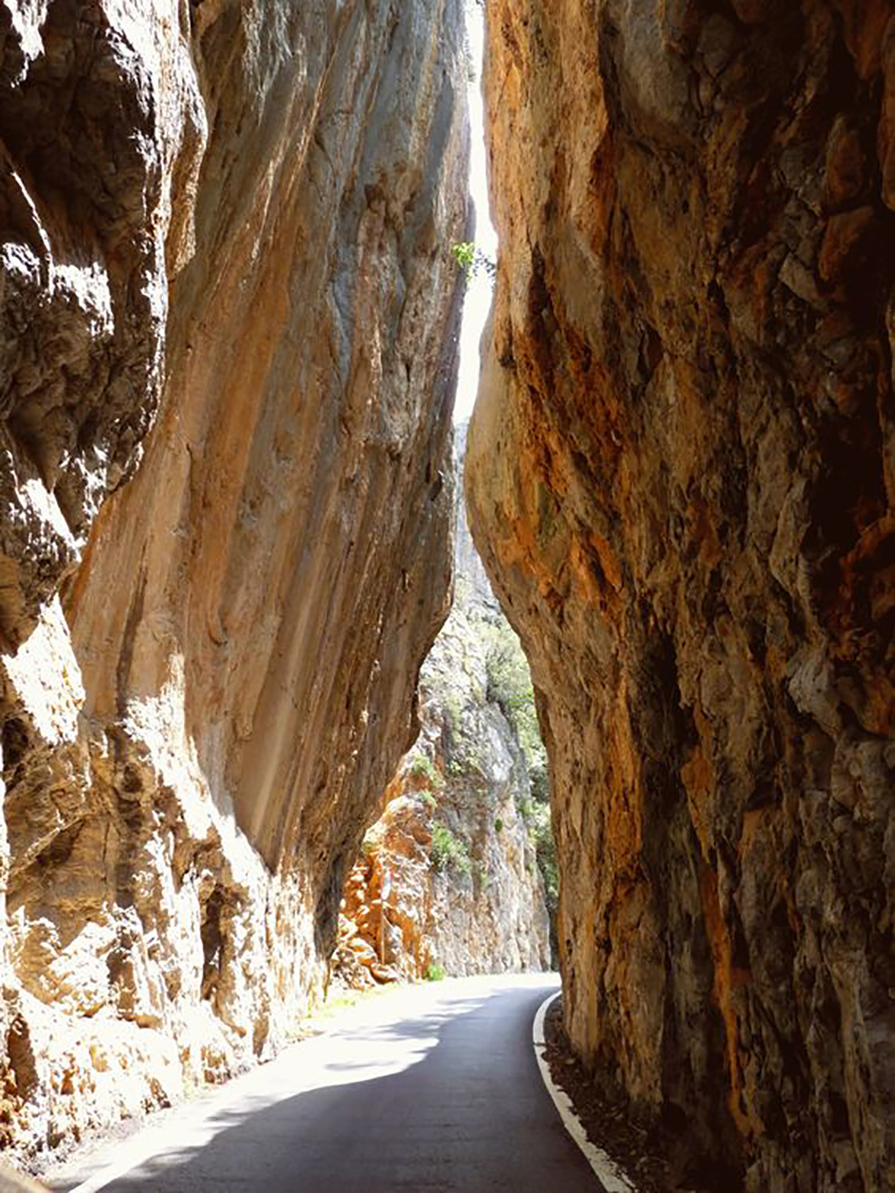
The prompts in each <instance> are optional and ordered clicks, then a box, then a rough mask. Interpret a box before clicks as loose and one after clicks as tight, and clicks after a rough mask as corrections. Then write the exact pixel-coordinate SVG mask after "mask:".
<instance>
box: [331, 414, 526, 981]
mask: <svg viewBox="0 0 895 1193" xmlns="http://www.w3.org/2000/svg"><path fill="white" fill-rule="evenodd" d="M465 431H466V428H465V426H463V427H460V428H458V435H457V458H456V464H457V468H458V471H459V470H460V469H461V461H462V458H463V452H464V449H465V442H466V433H465ZM456 513H457V524H456V533H455V551H454V564H455V582H456V596H455V600H454V604H453V608H452V609H451V613H450V616H449V617H448V620H447V621H446V623H445V625H444V627H443V629H442V630H441V633H440V634H439V635H438V638H437V639H436V640H435V644H434V646H433V647H432V650H431V652H430V653H429V656H428V657H427V659H426V661H425V663H424V664H423V667H422V671H421V672H420V710H419V716H420V736H419V738H418V739H417V741H416V743H415V745H414V748H413V750H412V751H411V752H410V753H408V754H407V755H406V756H405V758H404V759H403V760H402V763H401V766H400V768H399V770H398V774H397V775H396V777H395V779H394V780H393V782H392V783H391V784H390V785H389V787H388V788H387V790H386V792H385V795H384V796H383V801H382V812H381V815H380V817H379V819H378V820H377V821H376V823H375V824H374V825H373V826H372V827H371V828H370V829H369V830H368V832H367V834H366V836H365V837H364V841H363V848H362V850H361V854H360V856H359V858H358V860H357V862H356V863H355V865H354V867H353V868H352V870H351V873H350V874H349V876H348V880H347V882H346V884H345V893H344V899H343V902H342V915H341V917H340V931H339V943H338V947H337V949H336V953H335V956H334V962H335V972H336V975H337V977H338V978H339V979H340V980H342V981H344V982H346V983H347V984H348V985H353V986H361V987H362V986H365V985H373V984H374V982H376V981H378V982H383V981H394V980H395V979H397V978H400V977H403V978H410V979H415V978H425V977H428V976H431V975H432V974H433V973H434V974H438V973H441V972H444V973H447V974H449V975H451V976H461V975H465V974H475V973H506V972H519V971H525V970H531V969H535V970H538V969H547V968H549V965H550V944H549V925H548V920H547V908H546V905H545V901H544V884H543V880H542V878H541V875H540V872H539V868H538V863H537V853H536V842H535V840H534V839H533V817H534V814H535V804H534V801H533V798H532V792H531V786H530V783H529V762H528V760H527V758H526V755H525V751H524V749H523V746H522V744H521V743H520V741H519V738H518V735H517V733H516V730H515V728H514V726H513V725H512V723H511V722H510V721H509V720H508V718H507V716H506V715H505V713H504V711H503V710H502V708H501V707H500V704H499V703H498V701H497V700H496V699H495V694H494V692H493V691H492V684H491V682H490V680H489V671H490V670H491V668H490V661H491V659H493V657H494V651H495V649H497V647H498V646H499V645H501V644H503V642H504V640H505V639H506V638H507V637H508V636H509V637H512V636H513V634H512V630H510V628H509V626H508V625H507V624H506V621H505V620H504V618H503V615H502V614H501V613H500V610H499V609H498V607H497V602H496V599H495V597H494V595H493V593H492V592H491V589H490V587H489V585H488V581H487V579H486V577H485V575H484V572H483V569H482V564H481V560H480V559H479V557H478V555H477V554H476V552H475V549H474V547H473V546H472V541H471V539H470V535H469V529H468V527H467V524H466V517H465V511H464V509H463V505H462V501H461V502H458V508H457V511H456ZM517 649H518V646H517Z"/></svg>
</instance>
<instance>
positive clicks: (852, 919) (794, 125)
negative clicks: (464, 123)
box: [467, 0, 895, 1193]
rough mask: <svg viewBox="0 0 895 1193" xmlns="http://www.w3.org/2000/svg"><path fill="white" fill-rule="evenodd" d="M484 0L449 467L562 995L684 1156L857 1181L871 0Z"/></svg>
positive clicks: (875, 679) (868, 714) (589, 1042)
mask: <svg viewBox="0 0 895 1193" xmlns="http://www.w3.org/2000/svg"><path fill="white" fill-rule="evenodd" d="M487 21H488V61H487V66H486V94H487V103H488V107H489V118H488V120H489V132H488V135H489V156H490V166H491V178H490V185H491V192H492V200H493V207H494V216H495V222H496V225H497V227H498V232H499V235H500V246H501V247H500V256H499V262H498V286H497V293H496V299H495V304H494V310H493V313H492V319H491V324H490V327H489V330H488V333H487V336H486V344H487V348H486V358H485V363H484V366H483V375H482V382H481V388H480V393H479V398H478V403H477V407H476V411H475V414H474V417H473V422H472V427H471V430H470V446H469V456H468V464H467V497H468V503H469V512H470V521H471V526H472V530H473V534H474V537H475V539H476V542H477V545H478V546H479V548H480V550H481V552H482V554H483V556H484V558H485V562H486V566H487V568H488V571H489V573H490V574H491V577H492V580H493V582H494V584H495V587H496V589H497V591H498V593H499V595H500V597H501V601H502V603H503V605H504V608H505V610H506V612H507V615H508V617H509V618H510V620H511V622H512V623H513V625H514V627H515V628H516V629H517V631H518V632H519V634H520V636H521V637H522V639H523V642H524V645H525V647H526V651H527V653H528V655H529V659H530V662H531V667H532V673H533V677H534V681H535V685H536V688H537V689H538V693H539V711H540V716H541V722H542V729H543V733H544V738H545V741H546V742H547V745H548V749H549V752H550V758H551V765H552V775H553V792H554V808H555V823H556V829H557V838H558V846H559V852H560V868H561V896H560V898H561V906H560V927H559V937H560V948H561V953H562V968H563V977H564V983H565V989H566V1002H565V1014H566V1022H567V1027H568V1029H569V1032H570V1035H571V1038H572V1040H573V1041H574V1045H575V1047H576V1048H577V1050H578V1051H579V1052H580V1053H581V1055H582V1056H583V1057H584V1059H585V1060H586V1062H587V1063H588V1064H589V1065H590V1066H592V1067H593V1069H594V1072H595V1074H596V1075H597V1078H598V1079H599V1080H602V1081H605V1082H606V1083H607V1084H608V1085H610V1086H613V1087H614V1088H615V1089H616V1090H619V1091H621V1092H622V1093H623V1094H624V1095H625V1096H626V1097H627V1098H629V1099H630V1101H631V1102H632V1104H633V1105H634V1106H635V1107H636V1108H637V1109H638V1110H639V1111H640V1112H641V1113H643V1115H644V1116H645V1117H646V1118H647V1119H650V1120H652V1121H653V1122H661V1123H663V1124H664V1125H665V1127H666V1128H667V1129H668V1131H669V1132H670V1133H671V1134H672V1135H673V1136H675V1137H677V1138H678V1139H679V1140H680V1142H681V1150H682V1151H683V1152H686V1154H687V1157H688V1160H689V1161H690V1162H691V1167H692V1170H693V1172H694V1173H696V1174H697V1175H698V1171H699V1169H700V1165H703V1166H708V1167H707V1168H705V1170H706V1171H711V1172H713V1173H714V1176H713V1177H712V1178H711V1180H713V1181H714V1182H715V1183H714V1184H713V1185H712V1187H718V1188H721V1187H723V1188H725V1189H727V1188H731V1189H733V1188H736V1187H738V1183H739V1182H740V1181H741V1180H744V1181H745V1187H746V1188H747V1189H749V1190H754V1191H755V1193H758V1191H759V1190H761V1191H762V1193H766V1191H773V1193H776V1191H778V1190H779V1191H781V1193H782V1191H783V1190H787V1191H788V1193H796V1191H798V1193H820V1191H830V1193H832V1191H833V1190H837V1191H842V1190H854V1191H855V1193H858V1191H864V1193H870V1191H874V1193H875V1191H878V1190H892V1189H895V1175H893V1174H895V1115H893V1113H892V1107H893V1099H895V969H893V961H892V958H893V955H895V953H893V931H895V919H893V916H895V898H893V892H895V808H893V803H892V791H893V767H895V745H893V743H892V730H893V725H892V709H893V695H895V691H893V645H892V643H893V635H892V631H893V628H895V621H893V618H895V606H893V600H892V593H893V591H895V583H893V581H895V571H893V561H895V554H893V551H895V515H893V509H892V505H893V495H895V401H893V392H892V388H893V386H892V336H893V331H895V307H893V300H892V278H893V262H895V257H893V253H892V245H893V233H895V215H893V208H895V190H893V163H895V107H893V101H892V94H893V90H892V89H893V85H895V15H893V13H892V9H891V5H890V4H888V3H886V2H884V0H882V2H874V3H866V4H855V3H849V2H846V0H841V2H839V3H827V2H823V0H803V2H802V3H799V4H787V5H774V4H769V3H764V2H763V0H731V2H730V3H729V4H724V5H717V4H708V3H700V2H698V0H672V2H663V3H653V2H651V0H650V2H647V3H643V4H639V3H638V4H634V3H625V2H623V0H561V2H554V0H549V2H548V0H492V2H491V3H489V5H488V8H487ZM693 1179H696V1177H695V1176H694V1178H693ZM710 1183H711V1181H710Z"/></svg>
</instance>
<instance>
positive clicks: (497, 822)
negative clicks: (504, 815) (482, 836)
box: [494, 816, 503, 833]
mask: <svg viewBox="0 0 895 1193" xmlns="http://www.w3.org/2000/svg"><path fill="white" fill-rule="evenodd" d="M494 831H495V832H496V833H502V832H503V821H502V820H501V819H500V817H499V816H498V817H497V819H496V820H495V821H494Z"/></svg>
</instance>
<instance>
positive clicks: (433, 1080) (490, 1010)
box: [105, 987, 599, 1193]
mask: <svg viewBox="0 0 895 1193" xmlns="http://www.w3.org/2000/svg"><path fill="white" fill-rule="evenodd" d="M546 993H547V988H546V987H544V988H537V987H528V988H527V989H519V988H518V987H508V988H506V989H500V988H496V989H494V991H493V993H492V994H491V995H490V996H487V997H474V998H465V999H462V998H461V999H451V1000H448V1001H447V1003H446V1004H445V1005H444V1006H438V1007H436V1008H435V1009H434V1010H433V1011H432V1012H431V1013H429V1014H425V1015H420V1016H418V1017H415V1018H413V1019H407V1020H403V1021H399V1022H392V1023H387V1024H381V1025H378V1026H376V1025H374V1026H373V1027H371V1028H367V1029H361V1028H357V1029H353V1030H349V1031H344V1032H337V1033H334V1035H333V1036H329V1037H326V1040H325V1041H324V1040H321V1041H320V1042H321V1044H323V1043H325V1044H326V1045H327V1049H328V1051H332V1052H334V1053H335V1056H334V1058H333V1059H327V1060H325V1061H324V1064H323V1066H322V1068H323V1072H322V1073H321V1074H320V1080H316V1079H315V1080H314V1081H313V1087H309V1088H305V1089H303V1090H302V1092H300V1093H297V1094H292V1095H291V1096H285V1097H281V1096H280V1094H279V1093H278V1089H271V1090H270V1091H262V1092H261V1093H255V1094H253V1096H251V1097H248V1098H246V1099H243V1100H241V1101H239V1102H238V1103H237V1104H235V1105H230V1106H227V1107H222V1108H221V1109H220V1110H218V1111H215V1112H214V1113H212V1114H211V1115H210V1116H207V1117H206V1120H205V1121H204V1123H203V1128H204V1130H203V1132H202V1137H201V1140H200V1139H199V1138H198V1137H197V1139H196V1141H195V1142H192V1141H190V1142H188V1143H186V1144H185V1145H183V1146H181V1145H180V1144H178V1142H177V1141H176V1140H174V1139H172V1140H171V1142H170V1144H168V1145H167V1150H166V1151H165V1152H164V1153H163V1154H160V1155H157V1156H155V1157H154V1158H153V1159H151V1160H149V1161H147V1162H146V1163H144V1164H143V1165H141V1166H140V1167H139V1168H137V1169H133V1170H131V1171H130V1172H128V1173H127V1174H126V1175H125V1176H122V1177H120V1178H119V1179H118V1180H116V1181H114V1182H113V1183H111V1184H109V1185H106V1186H105V1188H106V1189H107V1190H108V1191H109V1193H138V1191H141V1193H147V1191H148V1190H150V1189H151V1190H153V1193H187V1191H189V1193H204V1191H209V1193H210V1191H212V1190H213V1191H214V1193H243V1191H245V1193H247V1191H248V1190H259V1191H260V1190H263V1191H264V1193H354V1191H355V1190H356V1191H357V1193H380V1191H381V1193H386V1191H388V1193H394V1191H395V1190H408V1191H418V1193H424V1191H439V1193H440V1191H445V1193H447V1191H451V1190H465V1191H468V1193H479V1191H485V1190H495V1191H500V1190H505V1191H506V1193H510V1191H512V1193H527V1191H529V1190H530V1191H531V1193H535V1191H536V1193H543V1191H544V1190H549V1191H550V1193H588V1191H590V1193H593V1191H594V1190H596V1189H598V1188H599V1185H598V1183H597V1181H596V1179H595V1178H594V1176H593V1173H592V1172H591V1170H590V1167H589V1166H588V1164H587V1162H586V1161H585V1160H584V1158H583V1157H582V1156H581V1153H580V1152H579V1151H578V1149H577V1148H576V1147H575V1145H574V1144H573V1143H572V1142H571V1140H570V1139H569V1138H568V1136H567V1135H566V1133H565V1131H564V1129H563V1128H562V1126H561V1124H560V1121H559V1119H558V1117H557V1115H556V1112H555V1110H554V1108H553V1105H552V1103H551V1102H550V1100H549V1098H548V1097H547V1094H546V1093H545V1091H544V1089H543V1086H542V1084H541V1078H540V1075H539V1073H538V1071H537V1066H536V1063H535V1060H534V1055H533V1052H532V1047H531V1019H532V1016H533V1014H534V1011H535V1009H536V1007H537V1006H538V1004H539V1003H540V1002H541V1001H542V999H543V998H544V996H545V994H546ZM294 1056H295V1059H296V1061H297V1062H299V1063H300V1061H301V1058H302V1050H301V1049H298V1050H296V1051H295V1053H294ZM276 1063H280V1062H276ZM273 1067H274V1066H271V1068H273ZM308 1084H309V1086H310V1085H311V1083H310V1082H309V1083H308ZM276 1085H277V1087H278V1088H279V1087H281V1086H282V1082H281V1081H279V1080H278V1081H277V1082H276ZM172 1130H173V1127H172Z"/></svg>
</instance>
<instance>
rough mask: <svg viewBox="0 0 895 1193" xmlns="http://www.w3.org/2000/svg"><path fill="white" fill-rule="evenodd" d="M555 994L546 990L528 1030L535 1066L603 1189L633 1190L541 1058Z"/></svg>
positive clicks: (625, 1192)
mask: <svg viewBox="0 0 895 1193" xmlns="http://www.w3.org/2000/svg"><path fill="white" fill-rule="evenodd" d="M555 998H559V994H548V995H547V997H546V998H545V999H544V1001H543V1002H542V1003H541V1005H540V1006H539V1007H538V1012H537V1014H536V1015H535V1021H534V1025H533V1026H532V1032H531V1038H532V1043H533V1044H534V1049H535V1056H536V1058H537V1061H538V1068H539V1069H540V1070H541V1076H542V1077H543V1079H544V1084H545V1085H546V1087H547V1092H548V1093H549V1094H550V1097H551V1098H552V1099H553V1102H554V1105H555V1106H556V1109H557V1110H558V1111H559V1116H560V1118H561V1119H562V1121H563V1126H564V1127H565V1128H566V1130H567V1131H568V1132H569V1134H570V1135H571V1136H572V1138H573V1139H574V1140H575V1142H576V1143H577V1144H578V1146H579V1147H580V1148H581V1150H582V1152H584V1155H585V1158H586V1159H587V1162H588V1164H590V1166H591V1168H592V1169H593V1170H594V1172H595V1173H596V1175H597V1179H598V1180H600V1181H601V1182H602V1185H603V1188H604V1189H605V1190H606V1193H637V1186H636V1185H634V1184H632V1182H631V1181H630V1180H629V1178H628V1177H627V1176H626V1175H625V1173H624V1172H623V1171H622V1170H621V1168H619V1166H618V1165H617V1164H616V1163H615V1161H614V1160H613V1159H612V1158H611V1157H610V1156H608V1155H607V1154H606V1152H604V1151H603V1149H602V1148H599V1147H595V1146H594V1144H592V1143H591V1141H590V1140H589V1139H588V1137H587V1134H586V1132H585V1130H584V1127H583V1126H582V1125H581V1120H580V1119H579V1118H578V1115H577V1114H576V1113H575V1108H574V1106H573V1105H572V1100H571V1098H570V1097H569V1095H568V1094H567V1093H566V1092H565V1090H562V1089H560V1088H559V1086H558V1085H557V1084H556V1082H555V1081H554V1080H553V1076H552V1074H551V1072H550V1066H549V1065H548V1064H547V1061H546V1060H545V1059H544V1048H545V1046H546V1040H545V1039H544V1016H545V1015H546V1014H547V1008H548V1007H549V1006H550V1004H551V1003H552V1002H553V1000H554V999H555Z"/></svg>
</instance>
